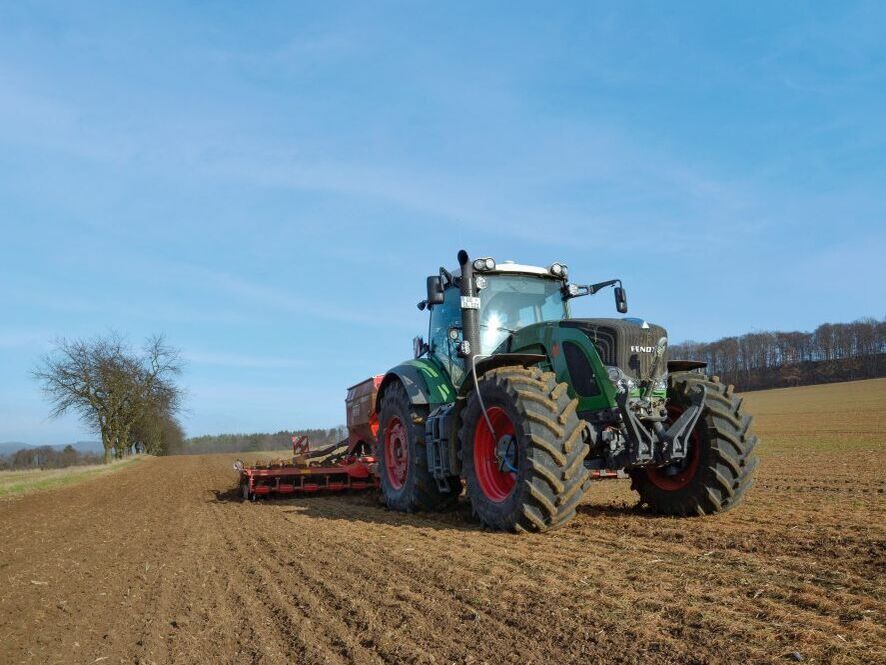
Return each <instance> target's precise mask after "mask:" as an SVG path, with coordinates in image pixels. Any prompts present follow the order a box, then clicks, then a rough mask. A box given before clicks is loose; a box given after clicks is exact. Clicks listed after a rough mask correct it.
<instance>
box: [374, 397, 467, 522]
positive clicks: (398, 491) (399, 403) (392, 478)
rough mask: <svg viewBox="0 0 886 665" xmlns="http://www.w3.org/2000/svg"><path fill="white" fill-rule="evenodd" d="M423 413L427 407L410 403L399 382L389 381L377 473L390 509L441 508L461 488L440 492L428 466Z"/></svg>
mask: <svg viewBox="0 0 886 665" xmlns="http://www.w3.org/2000/svg"><path fill="white" fill-rule="evenodd" d="M426 417H427V408H426V407H421V406H415V405H413V404H412V403H411V402H410V401H409V396H408V395H407V394H406V389H405V388H404V387H403V385H402V384H401V383H400V382H396V383H394V384H392V385H390V386H389V387H388V388H387V389H385V391H384V393H383V394H382V396H381V408H380V410H379V420H378V422H379V428H378V475H379V483H380V485H381V491H382V495H383V496H384V499H385V504H387V506H388V508H390V509H392V510H399V511H401V512H407V513H412V512H416V511H420V510H440V509H442V508H446V507H448V506H449V505H451V504H453V503H454V502H455V501H456V500H457V499H458V494H459V492H460V491H461V485H460V484H459V485H458V487H457V488H456V489H454V490H452V491H450V492H441V491H440V490H439V489H438V487H437V482H436V481H435V480H434V477H433V476H432V475H431V473H430V471H429V470H428V456H427V452H426V448H425V442H424V420H425V418H426Z"/></svg>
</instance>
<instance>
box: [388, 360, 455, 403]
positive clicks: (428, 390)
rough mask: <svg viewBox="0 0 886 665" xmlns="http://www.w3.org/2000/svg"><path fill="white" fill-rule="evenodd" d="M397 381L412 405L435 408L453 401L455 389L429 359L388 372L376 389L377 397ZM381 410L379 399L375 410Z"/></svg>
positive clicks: (407, 363) (444, 374)
mask: <svg viewBox="0 0 886 665" xmlns="http://www.w3.org/2000/svg"><path fill="white" fill-rule="evenodd" d="M396 381H399V382H400V383H401V384H402V385H403V387H404V388H405V389H406V394H407V395H409V401H410V402H412V404H419V405H423V406H424V405H427V406H431V407H434V406H437V405H439V404H448V403H449V402H453V401H455V396H456V392H455V388H454V387H453V385H452V382H451V381H450V380H449V376H448V375H447V374H446V372H444V371H443V368H442V367H440V365H438V364H437V363H436V362H434V361H433V360H431V359H429V358H416V359H415V360H407V361H406V362H404V363H401V364H399V365H397V366H396V367H394V368H392V369H390V370H388V372H387V373H386V374H385V378H384V379H382V382H381V385H380V386H379V388H378V394H379V396H381V395H383V394H384V391H385V390H386V389H387V387H388V386H390V385H391V384H392V383H394V382H396ZM380 409H381V399H378V400H376V404H375V410H376V412H378V411H379V410H380Z"/></svg>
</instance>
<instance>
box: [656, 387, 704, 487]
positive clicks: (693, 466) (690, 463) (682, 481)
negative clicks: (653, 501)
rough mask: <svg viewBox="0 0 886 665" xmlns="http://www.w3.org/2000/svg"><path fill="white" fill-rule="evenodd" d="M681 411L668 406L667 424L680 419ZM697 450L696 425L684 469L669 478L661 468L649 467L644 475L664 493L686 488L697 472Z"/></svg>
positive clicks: (675, 407)
mask: <svg viewBox="0 0 886 665" xmlns="http://www.w3.org/2000/svg"><path fill="white" fill-rule="evenodd" d="M683 411H684V409H683V407H682V406H679V405H677V404H668V422H669V423H672V422H674V421H675V420H676V419H677V418H679V417H680V414H681V413H683ZM699 448H701V437H700V436H699V434H698V423H696V426H695V429H694V430H693V431H692V436H691V440H690V443H689V452H688V454H687V458H686V466H685V468H683V469H682V470H681V471H680V472H679V473H677V474H674V475H673V476H671V475H668V474H667V473H665V471H664V469H663V468H659V467H650V468H648V469H646V475H647V477H648V478H649V482H651V483H652V484H653V485H655V486H656V487H657V488H659V489H662V490H665V491H666V492H674V491H676V490H680V489H683V488H684V487H686V486H687V485H688V484H689V483H690V482H692V479H693V478H695V472H696V471H698V462H699V459H700V458H701V455H700V454H699Z"/></svg>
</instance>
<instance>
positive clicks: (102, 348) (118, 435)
mask: <svg viewBox="0 0 886 665" xmlns="http://www.w3.org/2000/svg"><path fill="white" fill-rule="evenodd" d="M182 365H183V363H182V361H181V359H180V355H179V352H178V350H177V349H174V348H172V347H170V346H168V345H167V344H166V343H165V341H164V339H163V337H162V336H160V335H156V336H154V337H151V338H149V339H148V340H147V341H146V342H145V344H144V345H143V346H142V348H141V349H139V350H134V349H132V348H131V347H130V346H129V345H128V344H127V343H126V341H125V340H124V339H123V337H121V336H120V335H119V334H117V333H111V334H109V335H107V336H105V337H95V338H92V339H87V340H66V339H60V340H58V341H56V343H55V348H54V349H53V350H52V351H51V352H50V353H49V354H47V355H46V356H44V357H43V358H42V360H41V361H40V363H39V365H38V367H37V368H36V369H35V370H34V372H33V376H34V378H35V379H37V380H38V381H39V382H40V384H41V387H42V389H43V393H44V395H45V396H46V398H47V399H48V400H49V402H50V404H51V405H52V411H51V413H50V415H51V416H52V417H58V416H62V415H64V414H66V413H74V414H77V415H78V416H79V417H80V419H81V420H82V421H83V422H84V423H85V424H86V425H87V426H88V427H89V428H90V429H91V430H92V431H94V432H95V433H96V434H98V435H100V436H101V441H102V446H103V448H104V457H103V459H104V461H105V462H106V463H107V462H109V461H110V460H111V458H112V457H114V458H117V459H119V458H122V457H124V456H126V455H130V454H132V453H133V452H146V453H150V454H154V455H162V454H166V453H170V452H174V451H176V450H178V449H180V448H181V446H182V443H183V441H184V431H183V429H182V427H181V424H180V423H179V422H178V419H177V417H176V416H177V414H178V413H179V411H180V410H181V405H182V398H183V392H182V390H181V388H179V386H178V385H177V384H176V382H175V379H176V377H177V376H178V375H179V374H180V373H181V370H182Z"/></svg>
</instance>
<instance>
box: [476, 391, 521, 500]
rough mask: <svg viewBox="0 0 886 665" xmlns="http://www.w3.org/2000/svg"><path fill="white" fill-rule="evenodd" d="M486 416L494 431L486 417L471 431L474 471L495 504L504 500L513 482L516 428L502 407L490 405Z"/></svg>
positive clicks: (484, 490) (512, 488) (487, 495)
mask: <svg viewBox="0 0 886 665" xmlns="http://www.w3.org/2000/svg"><path fill="white" fill-rule="evenodd" d="M486 415H487V416H489V420H490V422H491V423H492V429H493V430H495V434H493V433H492V432H490V431H489V425H487V424H486V418H482V417H481V418H480V420H479V422H478V423H477V427H476V429H475V430H474V470H475V472H476V475H477V482H478V484H479V485H480V489H481V490H482V491H483V494H484V495H486V498H487V499H489V500H490V501H494V502H495V503H501V502H502V501H504V500H505V499H507V498H508V497H509V496H510V495H511V492H513V491H514V486H515V485H516V484H517V474H516V472H515V471H511V470H510V469H514V468H516V462H517V451H516V442H517V439H516V430H515V429H514V423H512V422H511V419H510V418H508V414H507V413H505V411H504V409H502V408H501V407H498V406H491V407H489V408H488V409H486Z"/></svg>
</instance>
